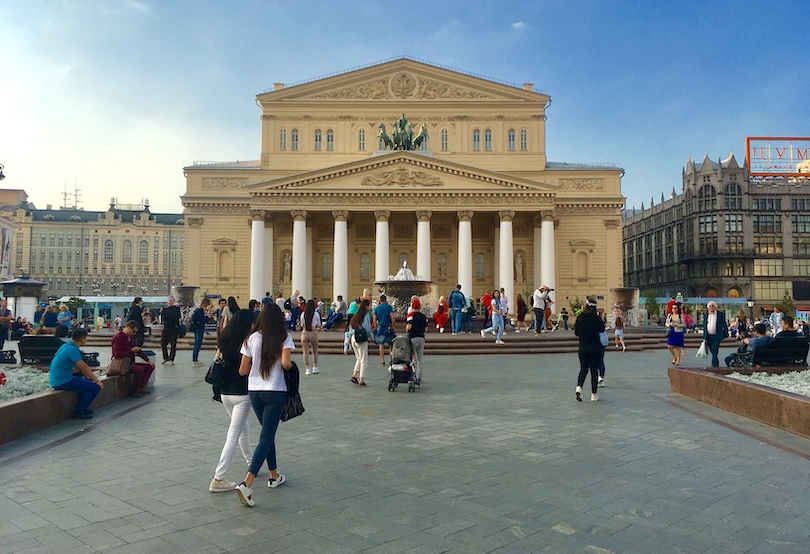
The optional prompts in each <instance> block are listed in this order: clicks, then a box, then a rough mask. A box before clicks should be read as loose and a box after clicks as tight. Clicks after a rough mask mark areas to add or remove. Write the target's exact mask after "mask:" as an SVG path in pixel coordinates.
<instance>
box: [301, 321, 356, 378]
mask: <svg viewBox="0 0 810 554" xmlns="http://www.w3.org/2000/svg"><path fill="white" fill-rule="evenodd" d="M354 342H357V343H361V342H368V331H366V328H365V327H363V325H362V324H360V326H358V327H357V328H356V329H355V330H354ZM285 373H286V372H285Z"/></svg>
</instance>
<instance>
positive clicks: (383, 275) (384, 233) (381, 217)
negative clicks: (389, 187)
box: [374, 210, 391, 281]
mask: <svg viewBox="0 0 810 554" xmlns="http://www.w3.org/2000/svg"><path fill="white" fill-rule="evenodd" d="M390 215H391V212H389V211H387V210H383V211H377V212H374V217H375V218H376V219H377V232H376V234H375V239H376V240H375V242H374V280H375V281H385V280H386V279H388V276H389V275H390V273H389V272H390V271H391V265H390V263H389V261H388V258H389V254H390V250H391V245H390V243H389V242H388V218H389V217H390Z"/></svg>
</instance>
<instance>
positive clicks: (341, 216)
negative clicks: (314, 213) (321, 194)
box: [332, 210, 349, 221]
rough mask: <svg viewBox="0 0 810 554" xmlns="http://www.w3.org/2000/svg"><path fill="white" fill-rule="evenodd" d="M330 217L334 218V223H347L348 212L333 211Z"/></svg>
mask: <svg viewBox="0 0 810 554" xmlns="http://www.w3.org/2000/svg"><path fill="white" fill-rule="evenodd" d="M332 217H334V218H335V221H348V219H349V211H348V210H334V211H333V212H332Z"/></svg>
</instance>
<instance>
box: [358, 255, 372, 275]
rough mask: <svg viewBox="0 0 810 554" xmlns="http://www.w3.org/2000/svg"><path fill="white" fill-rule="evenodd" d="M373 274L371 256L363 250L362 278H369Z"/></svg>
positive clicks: (361, 261)
mask: <svg viewBox="0 0 810 554" xmlns="http://www.w3.org/2000/svg"><path fill="white" fill-rule="evenodd" d="M370 276H371V256H369V255H368V254H367V253H365V252H363V253H362V254H360V278H361V279H368V278H369V277H370Z"/></svg>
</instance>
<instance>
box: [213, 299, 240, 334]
mask: <svg viewBox="0 0 810 554" xmlns="http://www.w3.org/2000/svg"><path fill="white" fill-rule="evenodd" d="M221 302H222V300H221V299H220V306H221V305H222V304H221ZM238 311H239V304H237V303H236V298H234V297H233V296H229V297H228V302H227V304H225V306H224V307H222V308H221V310H220V313H219V319H218V320H217V333H218V334H222V331H224V330H225V327H226V326H227V325H228V323H229V322H230V321H231V319H232V318H233V316H234V315H235V314H236V312H238Z"/></svg>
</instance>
